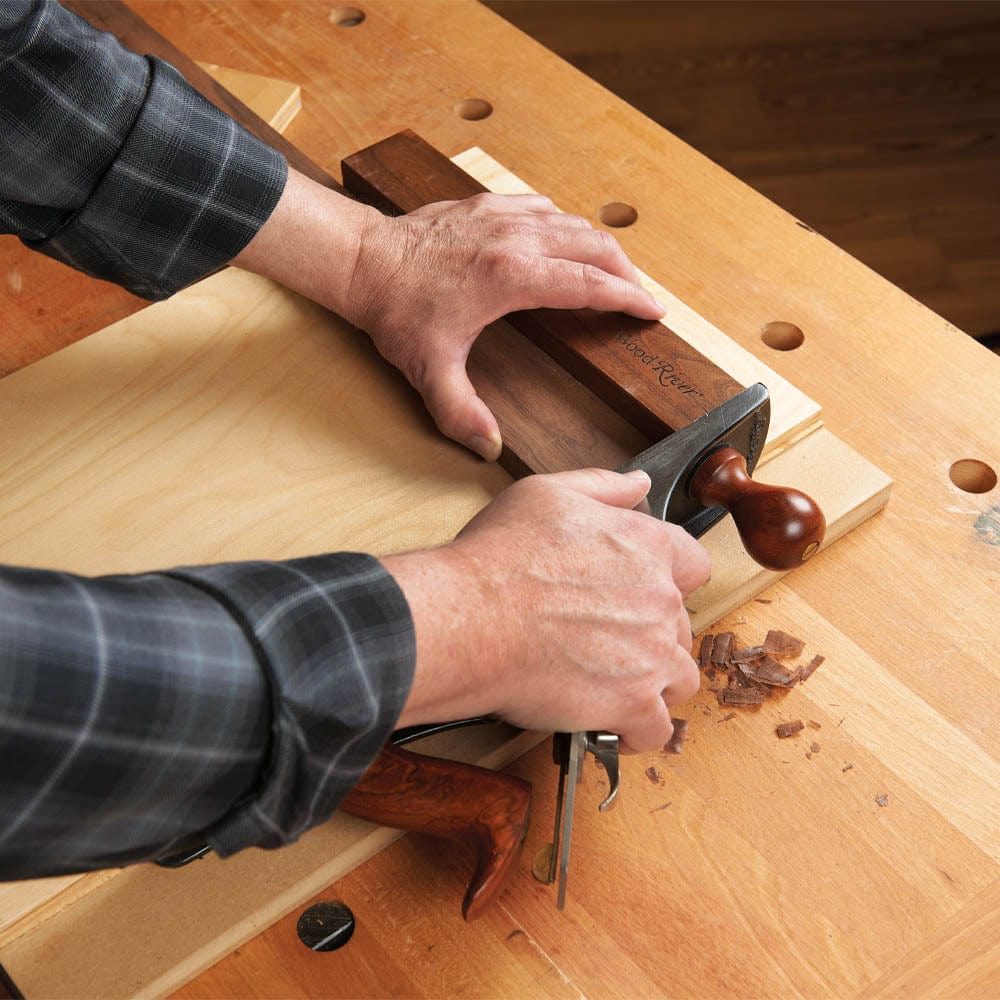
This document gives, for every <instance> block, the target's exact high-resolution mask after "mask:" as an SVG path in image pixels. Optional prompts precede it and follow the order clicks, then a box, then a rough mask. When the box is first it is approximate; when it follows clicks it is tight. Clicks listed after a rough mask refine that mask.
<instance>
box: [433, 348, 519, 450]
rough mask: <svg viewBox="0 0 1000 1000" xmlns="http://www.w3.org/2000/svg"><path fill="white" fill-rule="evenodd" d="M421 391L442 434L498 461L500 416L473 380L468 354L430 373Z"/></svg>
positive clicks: (500, 443) (500, 442)
mask: <svg viewBox="0 0 1000 1000" xmlns="http://www.w3.org/2000/svg"><path fill="white" fill-rule="evenodd" d="M421 394H422V395H423V397H424V403H425V405H426V406H427V409H428V411H429V412H430V415H431V416H432V417H433V418H434V422H435V423H436V424H437V425H438V429H439V430H440V431H441V433H442V434H444V435H445V436H446V437H450V438H451V439H452V440H453V441H458V443H459V444H464V445H465V447H466V448H468V449H470V450H471V451H474V452H476V454H477V455H482V457H483V458H485V459H486V460H487V461H488V462H495V461H496V460H497V459H498V458H499V457H500V449H501V447H502V441H501V438H500V428H499V426H498V425H497V421H496V417H494V416H493V414H492V412H491V411H490V408H489V407H488V406H487V405H486V404H485V403H484V402H483V401H482V400H481V399H480V398H479V396H478V395H477V393H476V390H475V388H474V387H473V385H472V383H471V382H470V381H469V376H468V374H467V372H466V370H465V359H464V358H461V359H456V360H455V361H453V362H450V363H447V364H445V365H443V366H442V367H441V368H439V369H438V370H437V371H436V372H434V373H433V374H429V375H428V377H427V379H426V381H425V383H424V385H423V387H422V388H421Z"/></svg>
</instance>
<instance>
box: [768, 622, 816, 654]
mask: <svg viewBox="0 0 1000 1000" xmlns="http://www.w3.org/2000/svg"><path fill="white" fill-rule="evenodd" d="M805 646H806V644H805V640H803V639H798V638H796V637H795V636H794V635H789V634H788V633H787V632H782V631H781V629H771V631H770V632H768V633H767V638H766V639H765V640H764V652H765V653H770V654H771V655H772V656H777V657H778V658H779V659H782V660H787V659H788V658H789V657H792V656H798V655H800V654H801V652H802V650H803V649H805Z"/></svg>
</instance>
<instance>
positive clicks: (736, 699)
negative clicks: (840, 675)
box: [698, 629, 824, 708]
mask: <svg viewBox="0 0 1000 1000" xmlns="http://www.w3.org/2000/svg"><path fill="white" fill-rule="evenodd" d="M805 645H806V644H805V642H804V640H802V639H797V638H796V637H795V636H793V635H788V634H787V633H786V632H782V631H780V630H779V629H771V631H769V632H768V633H767V638H765V639H764V641H763V643H761V644H760V645H759V646H745V647H742V646H740V643H739V640H738V639H737V637H736V635H735V633H733V632H721V633H719V634H718V635H711V634H706V635H704V636H702V639H701V648H700V650H699V653H698V666H699V668H700V669H701V670H702V671H703V672H704V674H705V679H706V680H707V681H708V682H709V690H710V691H713V692H715V697H716V700H717V701H718V703H719V704H720V705H727V706H732V707H737V708H746V707H748V706H752V705H763V704H764V702H765V701H767V699H768V698H770V697H771V696H772V694H774V693H775V692H777V691H789V690H791V689H792V688H793V687H795V685H796V684H801V683H803V682H804V681H806V680H808V679H809V678H810V677H811V676H812V675H813V673H815V671H816V668H817V667H819V665H820V664H821V663H822V662H823V660H824V657H823V656H820V655H819V654H818V653H817V654H816V655H815V656H814V657H813V658H812V659H811V660H809V662H808V663H800V664H798V665H796V666H786V665H785V664H784V663H782V662H780V661H782V660H790V659H794V658H797V657H799V656H801V655H802V650H803V649H805Z"/></svg>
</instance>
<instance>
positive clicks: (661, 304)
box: [653, 298, 667, 312]
mask: <svg viewBox="0 0 1000 1000" xmlns="http://www.w3.org/2000/svg"><path fill="white" fill-rule="evenodd" d="M653 301H654V302H655V303H656V308H657V309H659V310H660V312H666V311H667V306H666V303H664V302H661V301H660V300H659V299H656V298H654V299H653Z"/></svg>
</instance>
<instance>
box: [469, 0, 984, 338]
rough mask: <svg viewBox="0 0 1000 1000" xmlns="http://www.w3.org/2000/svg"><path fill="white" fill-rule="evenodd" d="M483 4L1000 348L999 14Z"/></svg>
mask: <svg viewBox="0 0 1000 1000" xmlns="http://www.w3.org/2000/svg"><path fill="white" fill-rule="evenodd" d="M484 2H485V3H486V4H487V6H488V7H490V8H491V9H492V10H494V11H496V12H497V13H498V14H500V15H502V16H503V17H505V18H506V19H507V20H509V21H511V22H512V23H513V24H515V25H516V26H517V27H519V28H520V29H521V30H522V31H524V32H526V33H527V34H529V35H531V36H533V37H534V38H535V39H537V40H538V41H540V42H541V43H542V44H543V45H545V46H546V47H547V48H549V49H551V50H552V51H554V52H556V53H557V54H558V55H560V56H562V57H563V58H564V59H566V60H567V61H569V62H570V63H572V64H573V65H574V66H576V67H577V68H578V69H580V70H582V71H583V72H584V73H586V74H587V75H588V76H590V77H592V78H593V79H595V80H597V81H598V82H600V83H602V84H603V85H604V86H605V87H607V88H608V89H609V90H612V91H614V92H615V93H616V94H618V95H619V96H621V97H622V98H624V99H625V100H626V101H628V102H629V103H630V104H631V105H633V106H634V107H636V108H638V109H639V110H640V111H642V112H644V113H645V114H647V115H648V116H649V117H650V118H652V119H654V120H655V121H657V122H658V123H660V124H661V125H663V126H664V127H665V128H667V129H669V130H670V131H671V132H673V133H674V134H675V135H678V136H680V137H681V138H682V139H684V140H685V141H686V142H688V143H689V144H690V145H692V146H694V147H695V148H696V149H698V150H699V151H700V152H702V153H704V154H705V155H706V156H708V157H710V158H711V159H712V160H714V161H716V162H717V163H719V164H720V165H722V166H723V167H725V168H726V169H727V170H728V171H730V173H733V174H735V175H736V176H737V177H739V178H740V179H741V180H744V181H746V182H747V183H748V184H750V185H751V186H752V187H754V188H755V189H757V190H758V191H760V192H761V193H763V194H765V195H766V196H767V197H768V198H770V199H771V200H772V201H775V202H776V203H777V204H779V205H781V206H782V207H783V208H785V209H787V210H788V211H789V212H791V213H792V214H793V215H795V216H796V217H797V218H799V219H801V220H803V221H804V222H806V223H808V224H809V225H810V226H812V227H813V228H814V229H816V230H818V231H819V232H821V233H822V234H823V235H825V236H827V237H828V238H829V239H831V240H832V241H833V242H834V243H836V244H837V245H839V246H841V247H842V248H843V249H845V250H847V251H848V252H849V253H850V254H852V255H853V256H854V257H857V258H858V259H860V260H862V261H864V262H865V263H866V264H868V265H869V266H870V267H872V268H873V269H874V270H876V271H878V272H879V273H880V274H882V275H884V276H885V277H886V278H888V279H889V280H890V281H891V282H893V284H895V285H898V286H899V287H900V288H902V289H904V290H905V291H907V292H908V293H909V294H910V295H912V296H913V297H914V298H916V299H918V300H919V301H921V302H923V303H924V304H926V305H927V306H929V307H930V308H931V309H933V310H934V311H935V312H937V313H940V314H941V315H942V316H944V317H945V318H946V319H948V320H950V321H951V322H952V323H954V324H955V325H956V326H958V327H960V328H961V329H963V330H966V331H967V332H968V333H970V334H972V335H973V336H976V337H978V338H979V339H982V340H985V341H987V342H988V343H989V344H990V346H991V347H994V349H997V348H1000V3H998V2H994V0H984V2H965V0H954V2H911V0H900V2H879V0H869V2H864V0H858V2H826V0H812V2H810V0H790V2H784V3H782V2H773V0H769V2H762V0H746V2H700V3H698V2H694V3H691V2H663V0H644V2H636V0H617V2H616V0H591V2H585V0H484Z"/></svg>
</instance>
